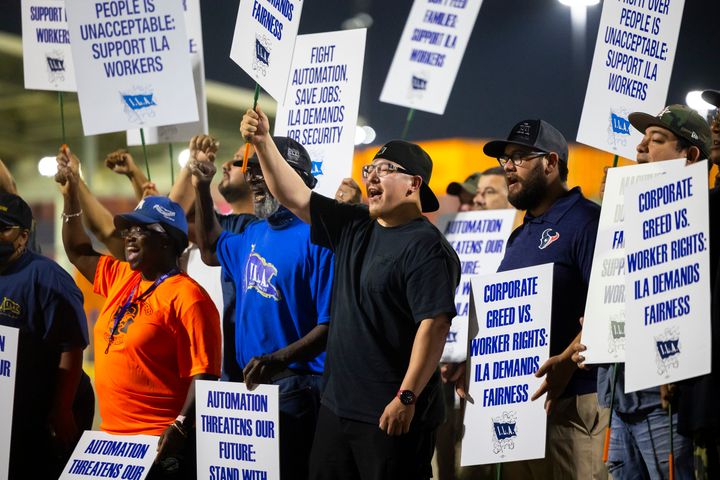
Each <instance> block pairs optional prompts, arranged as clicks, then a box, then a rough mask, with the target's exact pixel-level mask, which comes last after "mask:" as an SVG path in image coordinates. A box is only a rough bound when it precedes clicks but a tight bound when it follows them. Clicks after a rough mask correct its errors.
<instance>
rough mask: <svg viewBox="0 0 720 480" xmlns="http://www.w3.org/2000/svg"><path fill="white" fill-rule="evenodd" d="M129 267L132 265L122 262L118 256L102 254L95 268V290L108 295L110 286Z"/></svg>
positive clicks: (104, 295) (105, 295)
mask: <svg viewBox="0 0 720 480" xmlns="http://www.w3.org/2000/svg"><path fill="white" fill-rule="evenodd" d="M128 269H130V265H128V264H127V263H126V262H121V261H120V260H118V259H117V258H114V257H111V256H108V255H102V256H101V257H100V259H99V260H98V264H97V268H96V269H95V278H94V279H93V291H94V292H95V293H97V294H98V295H102V296H103V297H107V296H108V292H109V291H110V287H111V286H112V285H113V284H114V283H115V282H116V281H117V279H118V278H120V277H121V276H122V275H124V274H125V273H126V272H127V270H128Z"/></svg>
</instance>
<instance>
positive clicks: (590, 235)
mask: <svg viewBox="0 0 720 480" xmlns="http://www.w3.org/2000/svg"><path fill="white" fill-rule="evenodd" d="M599 219H600V206H599V205H597V204H596V203H594V202H591V201H590V200H588V199H587V198H585V197H584V196H583V194H582V192H581V190H580V187H575V188H573V189H572V190H570V191H569V192H567V193H566V194H565V195H563V196H562V197H560V198H559V199H558V200H557V201H555V203H554V204H553V205H552V206H551V207H550V208H549V209H548V210H547V211H546V212H545V213H543V214H542V215H539V216H537V217H533V216H532V215H530V214H529V213H527V214H525V218H524V220H523V224H522V225H521V226H519V227H518V228H516V229H515V231H514V232H513V233H512V235H510V238H509V239H508V243H507V247H506V249H505V257H504V258H503V261H502V263H500V267H499V268H498V272H504V271H506V270H514V269H516V268H525V267H532V266H534V265H542V264H544V263H553V264H554V268H553V271H554V274H553V292H552V319H551V326H550V355H558V354H559V353H561V352H562V351H563V350H565V348H567V346H568V345H570V342H571V341H572V340H573V339H574V338H575V336H576V335H577V334H578V332H580V322H579V319H580V317H582V316H583V314H584V311H585V299H586V297H587V290H588V284H589V282H590V269H591V268H592V259H593V253H594V251H595V238H596V237H597V230H598V221H599ZM595 375H596V372H595V369H592V370H590V371H587V370H577V371H576V372H575V373H574V374H573V377H572V379H571V380H570V383H569V384H568V386H567V388H566V389H565V392H564V393H563V396H570V395H581V394H585V393H591V392H595V391H596V390H597V385H596V379H595Z"/></svg>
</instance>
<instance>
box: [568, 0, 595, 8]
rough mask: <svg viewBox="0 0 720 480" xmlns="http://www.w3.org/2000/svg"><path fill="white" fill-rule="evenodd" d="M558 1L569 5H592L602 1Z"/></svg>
mask: <svg viewBox="0 0 720 480" xmlns="http://www.w3.org/2000/svg"><path fill="white" fill-rule="evenodd" d="M558 2H560V3H562V4H563V5H567V6H568V7H590V6H592V5H597V4H598V3H600V0H558Z"/></svg>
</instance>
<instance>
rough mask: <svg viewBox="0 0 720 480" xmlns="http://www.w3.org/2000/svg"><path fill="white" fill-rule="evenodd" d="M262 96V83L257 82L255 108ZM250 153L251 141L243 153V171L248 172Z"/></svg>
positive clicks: (246, 143) (246, 144)
mask: <svg viewBox="0 0 720 480" xmlns="http://www.w3.org/2000/svg"><path fill="white" fill-rule="evenodd" d="M259 96H260V84H259V83H257V82H255V96H254V97H253V110H255V109H256V108H257V102H258V97H259ZM249 155H250V142H245V153H244V154H243V164H242V173H245V172H247V166H248V156H249Z"/></svg>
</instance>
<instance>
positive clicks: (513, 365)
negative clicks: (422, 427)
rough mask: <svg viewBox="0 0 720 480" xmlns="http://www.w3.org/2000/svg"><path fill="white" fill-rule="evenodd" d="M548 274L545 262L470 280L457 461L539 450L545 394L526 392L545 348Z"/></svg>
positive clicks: (525, 455) (536, 382)
mask: <svg viewBox="0 0 720 480" xmlns="http://www.w3.org/2000/svg"><path fill="white" fill-rule="evenodd" d="M552 280H553V265H552V264H551V263H548V264H544V265H538V266H535V267H528V268H521V269H517V270H509V271H506V272H501V273H496V274H493V275H485V276H478V277H473V278H472V280H471V282H472V300H471V304H472V305H474V312H473V315H471V323H472V324H473V325H471V327H470V331H471V332H474V331H477V335H475V336H474V338H472V339H471V340H470V342H469V344H468V356H469V359H468V362H467V365H468V368H469V369H470V370H469V389H468V393H469V394H470V397H471V398H472V400H468V403H467V406H466V409H465V419H464V424H465V435H464V437H463V440H462V455H461V459H460V464H461V465H463V466H466V465H479V464H487V463H499V462H511V461H516V460H529V459H533V458H542V457H544V456H545V430H546V427H547V414H546V413H545V407H544V403H545V395H543V396H542V397H540V398H539V399H538V400H536V401H534V402H532V401H530V397H531V396H532V394H533V393H534V392H535V391H536V390H537V389H538V388H539V387H540V384H541V383H542V382H543V379H542V378H536V377H535V372H536V371H537V369H538V368H539V367H540V366H541V365H542V364H543V363H544V362H545V361H546V360H547V359H548V356H549V354H550V316H551V314H552V307H551V302H550V301H549V299H550V298H552Z"/></svg>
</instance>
